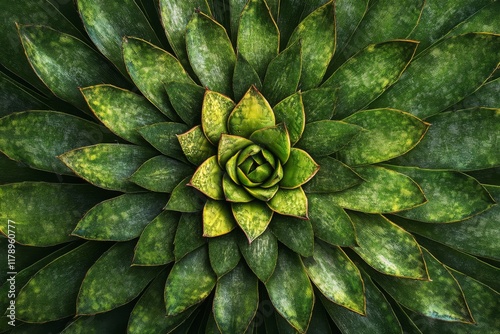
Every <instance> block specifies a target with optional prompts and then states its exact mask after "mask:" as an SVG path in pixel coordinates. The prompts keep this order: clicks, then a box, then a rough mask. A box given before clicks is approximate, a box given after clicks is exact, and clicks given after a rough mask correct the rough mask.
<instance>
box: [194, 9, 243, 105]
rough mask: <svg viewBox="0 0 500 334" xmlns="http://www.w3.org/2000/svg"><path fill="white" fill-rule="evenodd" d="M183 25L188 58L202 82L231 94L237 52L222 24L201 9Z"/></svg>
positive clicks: (221, 91) (211, 87) (209, 87)
mask: <svg viewBox="0 0 500 334" xmlns="http://www.w3.org/2000/svg"><path fill="white" fill-rule="evenodd" d="M186 29H187V31H186V46H187V52H188V56H189V61H190V63H191V66H192V67H193V70H194V71H195V72H196V75H197V76H198V78H199V79H200V81H201V83H202V84H203V86H205V87H207V88H208V89H210V90H215V91H217V92H219V93H223V94H225V95H227V96H232V94H231V93H232V85H231V78H232V76H233V70H234V64H235V62H236V55H235V53H234V50H233V46H232V45H231V41H230V40H229V37H228V36H227V33H226V30H225V29H224V27H223V26H221V25H220V24H219V23H217V22H216V21H214V20H212V19H211V18H210V17H208V16H207V15H205V14H203V13H201V12H200V13H196V14H194V16H193V18H192V19H191V21H190V22H189V24H188V26H187V28H186Z"/></svg>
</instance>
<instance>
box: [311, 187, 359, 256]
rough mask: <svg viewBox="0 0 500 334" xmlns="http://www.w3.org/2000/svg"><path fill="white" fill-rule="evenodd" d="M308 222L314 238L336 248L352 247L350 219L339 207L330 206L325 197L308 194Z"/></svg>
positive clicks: (352, 234)
mask: <svg viewBox="0 0 500 334" xmlns="http://www.w3.org/2000/svg"><path fill="white" fill-rule="evenodd" d="M307 199H308V204H309V221H310V222H311V225H312V227H313V230H314V235H315V237H316V238H318V239H321V240H323V241H326V242H327V243H329V244H331V245H336V246H354V245H356V244H357V240H356V233H355V231H354V226H353V225H352V222H351V219H350V218H349V216H348V215H347V213H346V212H345V211H344V209H342V208H341V207H339V206H337V205H335V204H332V202H331V201H330V199H329V198H328V196H327V195H321V194H310V195H308V196H307Z"/></svg>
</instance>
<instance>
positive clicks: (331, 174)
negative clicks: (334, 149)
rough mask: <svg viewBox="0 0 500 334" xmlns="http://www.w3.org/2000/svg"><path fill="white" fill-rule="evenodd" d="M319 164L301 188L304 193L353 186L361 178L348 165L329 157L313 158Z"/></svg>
mask: <svg viewBox="0 0 500 334" xmlns="http://www.w3.org/2000/svg"><path fill="white" fill-rule="evenodd" d="M315 161H316V162H317V163H318V165H319V170H318V172H317V173H316V175H315V176H314V177H313V178H312V179H311V180H310V181H309V182H307V183H306V184H305V185H304V186H303V188H304V191H305V192H306V193H332V192H336V191H342V190H345V189H348V188H351V187H354V186H356V185H358V184H360V183H361V182H363V179H362V178H361V177H360V176H359V175H358V174H356V172H354V171H353V170H352V169H351V168H350V167H349V166H347V165H346V164H343V163H342V162H340V161H338V160H336V159H334V158H331V157H322V158H317V159H316V160H315Z"/></svg>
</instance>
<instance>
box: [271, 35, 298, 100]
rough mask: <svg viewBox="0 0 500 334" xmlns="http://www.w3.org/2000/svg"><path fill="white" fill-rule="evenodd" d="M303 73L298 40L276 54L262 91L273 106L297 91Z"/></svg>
mask: <svg viewBox="0 0 500 334" xmlns="http://www.w3.org/2000/svg"><path fill="white" fill-rule="evenodd" d="M301 73H302V53H301V43H300V41H297V42H295V43H294V44H292V45H291V46H289V47H288V48H286V49H285V50H283V51H282V52H281V53H280V54H279V55H278V56H276V58H274V59H273V60H272V61H271V62H270V63H269V67H268V68H267V71H266V76H265V78H264V83H263V85H262V93H263V94H264V95H265V96H266V98H267V100H268V101H269V103H270V104H271V105H272V106H275V105H276V104H277V103H278V102H280V101H282V100H283V99H285V98H286V97H288V96H290V95H292V94H293V93H295V92H296V91H297V87H298V85H299V80H300V75H301Z"/></svg>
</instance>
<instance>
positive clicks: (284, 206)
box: [267, 187, 308, 219]
mask: <svg viewBox="0 0 500 334" xmlns="http://www.w3.org/2000/svg"><path fill="white" fill-rule="evenodd" d="M267 205H268V206H269V207H270V208H271V210H273V211H274V212H276V213H279V214H281V215H286V216H292V217H297V218H302V219H307V218H308V217H307V215H308V212H307V197H306V194H305V193H304V190H302V188H301V187H298V188H295V189H283V188H281V189H279V190H278V192H277V193H276V195H274V197H273V198H272V199H271V200H270V201H269V202H267Z"/></svg>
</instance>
